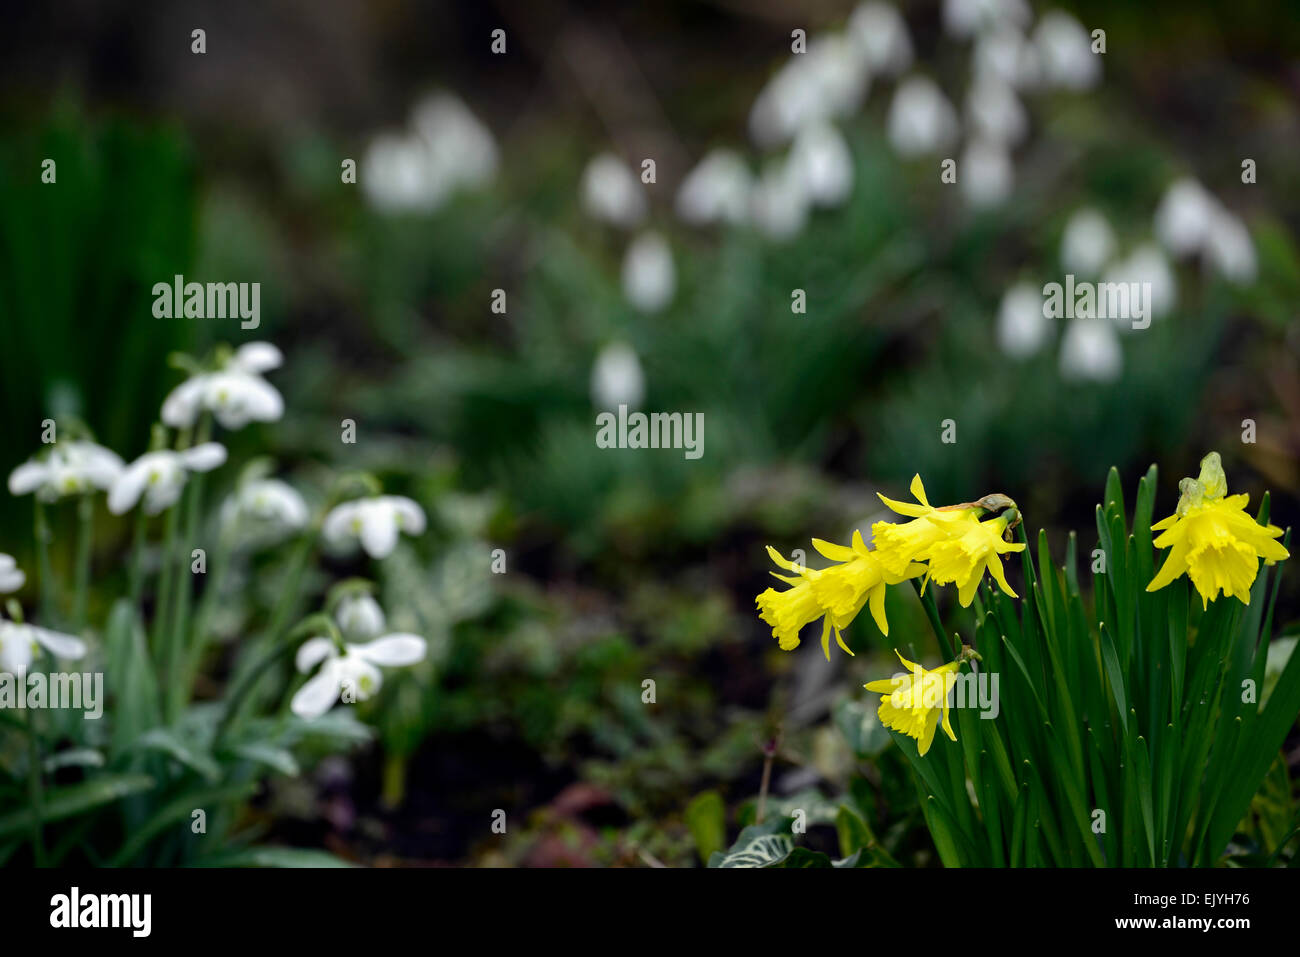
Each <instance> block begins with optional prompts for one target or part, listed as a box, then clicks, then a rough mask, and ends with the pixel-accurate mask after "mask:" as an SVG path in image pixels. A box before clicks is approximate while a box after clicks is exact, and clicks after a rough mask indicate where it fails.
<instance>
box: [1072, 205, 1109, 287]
mask: <svg viewBox="0 0 1300 957" xmlns="http://www.w3.org/2000/svg"><path fill="white" fill-rule="evenodd" d="M1114 254H1115V232H1114V230H1112V229H1111V228H1110V223H1109V222H1108V221H1107V220H1106V217H1105V216H1103V215H1102V214H1101V213H1100V212H1098V211H1097V210H1095V209H1092V208H1090V207H1089V208H1085V209H1081V210H1079V211H1077V212H1076V213H1075V214H1074V215H1073V216H1071V217H1070V221H1069V222H1068V223H1066V225H1065V232H1064V233H1063V234H1062V236H1061V265H1062V266H1064V267H1065V269H1066V271H1067V272H1072V273H1077V274H1078V275H1081V276H1095V275H1096V274H1097V273H1099V272H1101V269H1102V267H1103V266H1105V265H1106V263H1107V262H1109V261H1110V258H1111V257H1112V256H1113V255H1114Z"/></svg>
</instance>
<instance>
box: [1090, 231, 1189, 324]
mask: <svg viewBox="0 0 1300 957" xmlns="http://www.w3.org/2000/svg"><path fill="white" fill-rule="evenodd" d="M1103 282H1112V283H1113V282H1128V283H1134V282H1136V283H1150V284H1151V316H1152V318H1160V317H1161V316H1165V315H1168V314H1169V311H1170V310H1171V309H1173V307H1174V305H1175V303H1176V302H1177V300H1178V282H1177V280H1176V279H1175V278H1174V273H1173V270H1172V269H1171V268H1170V266H1169V261H1168V260H1167V259H1165V255H1164V253H1162V252H1161V251H1160V247H1159V246H1157V245H1155V244H1154V243H1143V244H1142V245H1141V246H1139V247H1138V248H1137V249H1135V250H1133V252H1132V253H1130V254H1129V256H1128V257H1127V258H1126V259H1122V260H1120V261H1119V262H1117V263H1114V264H1113V265H1112V266H1111V267H1110V268H1109V269H1107V270H1106V275H1105V277H1104V278H1103ZM1120 328H1121V329H1132V328H1133V325H1132V323H1131V322H1130V321H1128V320H1127V319H1125V320H1123V321H1122V322H1120Z"/></svg>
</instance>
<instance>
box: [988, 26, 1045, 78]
mask: <svg viewBox="0 0 1300 957" xmlns="http://www.w3.org/2000/svg"><path fill="white" fill-rule="evenodd" d="M973 56H974V59H975V64H974V73H975V78H976V80H977V81H978V80H995V81H998V82H1001V83H1004V84H1006V85H1007V86H1010V87H1013V88H1015V89H1026V88H1029V87H1034V86H1037V85H1038V82H1039V80H1040V79H1041V74H1042V65H1041V63H1040V57H1039V54H1038V49H1037V48H1036V47H1035V46H1034V44H1032V43H1030V42H1029V40H1028V38H1026V37H1025V35H1024V33H1022V32H1021V30H1020V28H1019V27H1017V26H1014V25H1012V24H1009V23H1005V24H1003V25H1001V26H998V27H995V28H992V29H989V30H985V31H983V32H982V33H980V35H979V37H978V38H977V39H976V40H975V50H974V54H973Z"/></svg>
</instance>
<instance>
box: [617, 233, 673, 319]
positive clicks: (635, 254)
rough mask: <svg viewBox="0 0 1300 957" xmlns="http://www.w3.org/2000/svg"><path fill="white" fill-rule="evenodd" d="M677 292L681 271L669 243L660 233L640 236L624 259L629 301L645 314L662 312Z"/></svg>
mask: <svg viewBox="0 0 1300 957" xmlns="http://www.w3.org/2000/svg"><path fill="white" fill-rule="evenodd" d="M676 291H677V272H676V270H675V269H674V267H673V254H672V250H670V249H669V248H668V241H667V240H666V239H664V238H663V236H661V235H659V233H656V232H646V233H642V234H641V235H639V236H637V237H636V239H634V240H632V245H630V246H629V247H628V249H627V253H626V255H624V257H623V295H624V296H626V297H627V301H628V302H630V303H631V304H632V305H633V306H635V307H636V308H637V309H639V310H641V311H642V312H659V311H660V310H661V309H663V308H664V307H665V306H666V305H668V303H670V302H671V301H672V298H673V293H674V292H676Z"/></svg>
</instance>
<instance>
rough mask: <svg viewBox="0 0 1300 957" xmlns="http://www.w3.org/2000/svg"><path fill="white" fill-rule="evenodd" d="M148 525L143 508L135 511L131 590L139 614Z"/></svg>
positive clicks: (142, 590)
mask: <svg viewBox="0 0 1300 957" xmlns="http://www.w3.org/2000/svg"><path fill="white" fill-rule="evenodd" d="M147 523H148V516H146V515H145V513H144V509H143V508H137V509H136V510H135V542H134V544H133V545H132V546H131V572H130V577H129V581H130V589H131V592H130V594H131V604H132V605H134V606H135V609H136V611H137V612H139V611H140V596H141V595H142V594H143V592H144V549H145V531H146V526H147Z"/></svg>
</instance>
